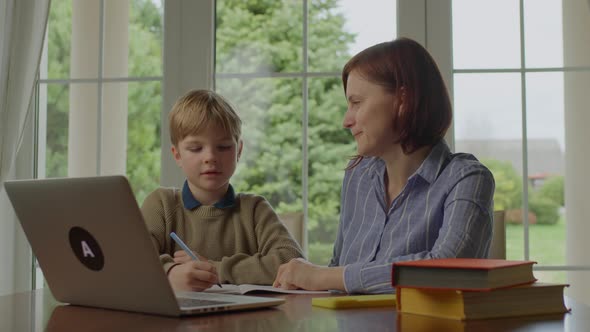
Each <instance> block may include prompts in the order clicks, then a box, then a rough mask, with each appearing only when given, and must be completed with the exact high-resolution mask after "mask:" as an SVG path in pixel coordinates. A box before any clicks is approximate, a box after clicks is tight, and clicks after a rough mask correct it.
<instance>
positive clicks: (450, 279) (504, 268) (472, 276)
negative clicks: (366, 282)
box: [391, 258, 537, 291]
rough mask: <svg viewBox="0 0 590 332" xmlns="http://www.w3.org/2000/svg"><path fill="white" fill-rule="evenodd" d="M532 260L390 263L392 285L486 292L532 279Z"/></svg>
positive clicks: (456, 260) (478, 259)
mask: <svg viewBox="0 0 590 332" xmlns="http://www.w3.org/2000/svg"><path fill="white" fill-rule="evenodd" d="M535 263H536V262H533V261H508V260H503V259H484V258H444V259H428V260H417V261H403V262H396V263H393V267H392V278H391V284H392V285H393V287H410V288H424V289H456V290H469V291H489V290H493V289H498V288H505V287H512V286H517V285H526V284H530V283H533V282H535V281H536V280H537V279H535V277H534V276H533V264H535Z"/></svg>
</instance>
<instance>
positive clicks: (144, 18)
mask: <svg viewBox="0 0 590 332" xmlns="http://www.w3.org/2000/svg"><path fill="white" fill-rule="evenodd" d="M162 2H163V0H160V1H156V0H154V1H145V0H132V1H131V8H130V13H129V27H128V29H129V76H131V77H142V76H161V75H162V45H163V37H162V36H163V25H162V23H163V21H164V19H163V17H164V6H163V4H162Z"/></svg>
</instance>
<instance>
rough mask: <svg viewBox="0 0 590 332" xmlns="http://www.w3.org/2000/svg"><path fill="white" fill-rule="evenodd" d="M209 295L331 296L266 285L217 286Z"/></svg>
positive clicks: (317, 292)
mask: <svg viewBox="0 0 590 332" xmlns="http://www.w3.org/2000/svg"><path fill="white" fill-rule="evenodd" d="M205 292H207V293H218V294H246V293H255V292H260V293H283V294H329V293H330V291H307V290H301V289H293V290H289V289H282V288H276V287H272V286H264V285H251V284H242V285H232V284H224V285H223V287H221V288H220V287H219V286H217V285H214V286H212V287H211V288H208V289H206V290H205Z"/></svg>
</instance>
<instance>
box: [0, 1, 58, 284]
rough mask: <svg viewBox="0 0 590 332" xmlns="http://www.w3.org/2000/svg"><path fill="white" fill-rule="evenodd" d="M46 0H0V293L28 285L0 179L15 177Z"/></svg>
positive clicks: (23, 245)
mask: <svg viewBox="0 0 590 332" xmlns="http://www.w3.org/2000/svg"><path fill="white" fill-rule="evenodd" d="M49 4H50V0H0V266H1V267H2V268H1V269H0V295H2V294H7V293H12V292H16V291H21V290H26V289H29V288H30V282H27V280H30V277H31V270H32V269H31V265H30V263H27V261H29V262H30V260H27V256H28V257H30V253H29V250H28V249H27V248H28V245H27V242H26V239H25V238H24V236H23V234H22V230H21V228H20V226H17V224H18V222H17V221H16V217H15V215H14V210H13V209H12V205H11V204H10V202H9V201H8V198H7V196H6V193H5V191H4V185H3V184H4V181H6V180H10V179H13V178H15V174H16V170H15V161H16V155H17V152H18V148H19V145H20V142H21V141H22V138H23V136H24V134H25V132H24V127H25V121H26V120H27V117H31V116H33V114H29V113H31V112H29V109H30V107H29V106H30V104H31V100H33V98H32V97H33V88H34V84H35V78H36V73H37V70H38V67H39V61H40V58H41V51H42V48H43V39H44V36H45V29H46V26H47V17H48V14H49ZM23 248H25V249H27V250H23ZM23 258H24V259H23Z"/></svg>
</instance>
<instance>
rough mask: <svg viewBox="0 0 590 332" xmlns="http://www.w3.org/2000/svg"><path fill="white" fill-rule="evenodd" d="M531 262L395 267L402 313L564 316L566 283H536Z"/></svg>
mask: <svg viewBox="0 0 590 332" xmlns="http://www.w3.org/2000/svg"><path fill="white" fill-rule="evenodd" d="M534 263H535V262H532V261H508V260H500V259H471V258H450V259H431V260H419V261H406V262H396V263H394V264H393V271H392V285H393V286H394V287H396V291H397V310H398V312H400V313H412V314H421V315H427V316H433V317H440V318H451V319H457V320H469V319H483V318H497V317H514V316H525V315H542V314H563V313H565V312H567V311H568V309H567V308H566V307H565V303H564V300H563V289H564V287H566V286H567V285H566V284H549V283H540V282H536V279H535V277H534V275H533V264H534Z"/></svg>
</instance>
